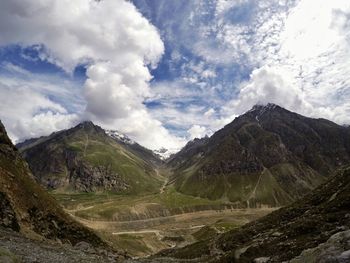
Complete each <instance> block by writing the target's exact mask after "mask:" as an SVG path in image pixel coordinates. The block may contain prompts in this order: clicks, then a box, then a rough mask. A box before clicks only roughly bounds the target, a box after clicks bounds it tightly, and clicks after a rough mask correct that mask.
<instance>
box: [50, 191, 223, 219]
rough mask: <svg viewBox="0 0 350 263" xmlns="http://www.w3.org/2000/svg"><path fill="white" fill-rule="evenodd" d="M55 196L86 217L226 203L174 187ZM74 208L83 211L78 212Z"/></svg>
mask: <svg viewBox="0 0 350 263" xmlns="http://www.w3.org/2000/svg"><path fill="white" fill-rule="evenodd" d="M52 195H53V196H54V197H55V198H56V199H57V200H58V202H59V203H60V204H61V205H63V206H64V207H65V208H66V209H68V210H71V211H73V213H74V214H75V215H76V216H79V217H81V218H85V219H99V220H107V221H108V220H112V221H113V220H116V219H117V218H118V217H119V219H122V218H126V219H127V218H128V217H129V218H130V219H137V218H133V216H136V214H138V215H139V216H140V215H141V217H142V215H144V216H146V217H158V216H164V215H167V214H169V213H171V214H178V213H182V212H190V211H196V210H205V209H215V208H216V209H220V207H221V206H222V205H223V202H221V201H220V200H209V199H206V198H199V197H194V196H189V195H185V194H182V193H179V192H177V191H176V190H175V189H174V188H173V187H169V188H167V189H166V190H165V191H164V192H163V193H157V194H151V195H143V196H142V195H131V194H129V195H120V194H114V193H58V192H52ZM74 210H79V211H76V212H74Z"/></svg>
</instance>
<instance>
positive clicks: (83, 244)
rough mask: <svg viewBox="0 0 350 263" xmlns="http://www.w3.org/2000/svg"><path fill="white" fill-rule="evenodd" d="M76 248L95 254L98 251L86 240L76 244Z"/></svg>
mask: <svg viewBox="0 0 350 263" xmlns="http://www.w3.org/2000/svg"><path fill="white" fill-rule="evenodd" d="M74 248H75V249H77V250H81V251H84V252H88V253H91V254H95V253H96V250H95V249H94V247H93V246H91V244H89V243H87V242H85V241H81V242H79V243H77V244H75V246H74Z"/></svg>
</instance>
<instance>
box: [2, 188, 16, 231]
mask: <svg viewBox="0 0 350 263" xmlns="http://www.w3.org/2000/svg"><path fill="white" fill-rule="evenodd" d="M0 226H2V227H7V228H11V229H13V230H15V231H19V229H20V227H19V224H18V222H17V218H16V213H15V211H14V210H13V207H12V205H11V203H10V201H9V200H8V199H7V197H6V195H5V194H4V193H0Z"/></svg>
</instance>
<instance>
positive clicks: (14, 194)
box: [0, 122, 105, 262]
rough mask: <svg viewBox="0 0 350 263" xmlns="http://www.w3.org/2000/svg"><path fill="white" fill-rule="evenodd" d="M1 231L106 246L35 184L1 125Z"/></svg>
mask: <svg viewBox="0 0 350 263" xmlns="http://www.w3.org/2000/svg"><path fill="white" fill-rule="evenodd" d="M0 227H4V228H9V229H12V230H14V231H20V232H21V233H24V234H25V235H26V236H29V237H36V238H38V237H45V238H47V239H53V240H56V241H57V240H61V241H62V242H68V241H69V242H70V243H72V244H73V245H74V244H76V243H78V242H80V241H86V242H89V243H90V244H92V245H94V246H105V243H104V242H103V241H102V240H101V239H100V238H99V237H98V236H97V235H95V234H94V233H93V232H92V231H90V230H89V229H87V228H85V227H83V226H82V225H81V224H79V223H77V222H75V221H74V220H73V219H72V218H71V217H70V216H69V215H67V214H66V213H64V212H63V210H62V209H61V207H60V206H59V205H58V204H57V203H56V201H55V200H54V199H53V198H52V197H51V196H50V195H49V194H47V193H46V192H45V191H44V189H43V188H42V187H41V186H39V185H38V184H37V183H36V182H35V180H34V178H33V175H32V174H31V173H30V171H29V168H28V165H27V163H26V162H25V161H24V160H23V159H22V157H21V155H20V154H19V152H18V150H17V149H16V148H15V147H14V146H13V144H12V143H11V141H10V139H9V138H8V136H7V134H6V131H5V128H4V126H3V125H2V123H1V122H0ZM0 261H1V260H0ZM6 262H7V261H6Z"/></svg>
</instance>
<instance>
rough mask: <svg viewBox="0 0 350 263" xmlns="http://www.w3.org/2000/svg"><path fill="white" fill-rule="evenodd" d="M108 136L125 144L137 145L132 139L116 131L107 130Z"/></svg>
mask: <svg viewBox="0 0 350 263" xmlns="http://www.w3.org/2000/svg"><path fill="white" fill-rule="evenodd" d="M106 134H107V135H109V136H110V137H111V138H113V139H116V140H118V141H122V142H123V143H125V144H135V141H133V140H132V139H130V138H129V137H128V136H127V135H125V134H123V133H121V132H119V131H116V130H106Z"/></svg>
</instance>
